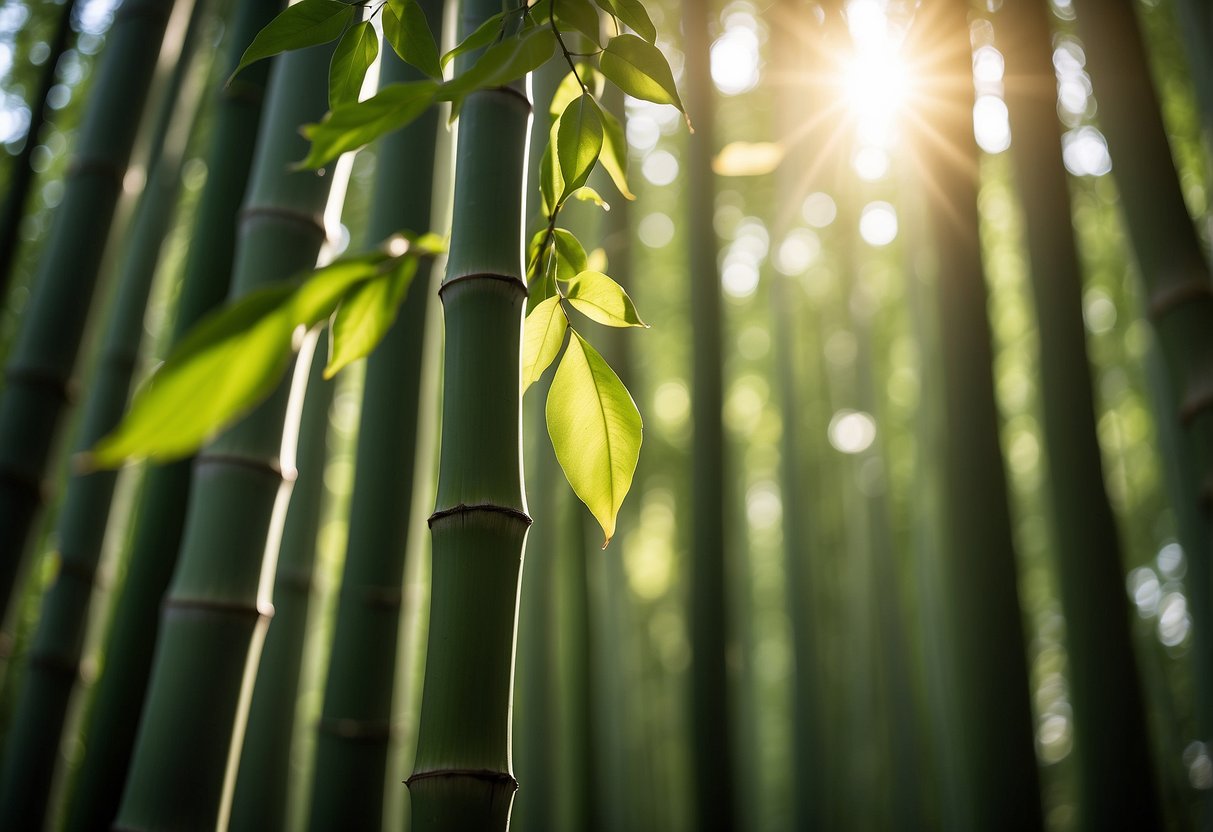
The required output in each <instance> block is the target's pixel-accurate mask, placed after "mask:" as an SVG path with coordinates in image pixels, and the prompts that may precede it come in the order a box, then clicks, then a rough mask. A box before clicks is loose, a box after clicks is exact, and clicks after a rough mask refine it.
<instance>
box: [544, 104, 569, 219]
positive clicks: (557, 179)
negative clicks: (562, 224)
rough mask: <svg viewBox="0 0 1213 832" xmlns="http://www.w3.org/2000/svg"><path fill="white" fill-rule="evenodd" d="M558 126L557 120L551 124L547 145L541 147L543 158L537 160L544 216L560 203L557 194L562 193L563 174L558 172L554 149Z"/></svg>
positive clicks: (558, 165)
mask: <svg viewBox="0 0 1213 832" xmlns="http://www.w3.org/2000/svg"><path fill="white" fill-rule="evenodd" d="M559 126H560V122H559V121H557V122H555V123H553V124H552V130H551V133H550V135H549V138H548V143H547V146H546V147H544V149H543V158H542V159H540V160H539V195H540V196H541V197H543V206H542V207H543V214H544V216H551V215H552V211H553V210H555V208H556V206H557V205H559V204H560V203H559V201H558V200H557V196H559V195H560V194H562V193H564V176H563V175H562V174H561V172H560V163H559V161H558V159H557V157H556V153H555V150H554V149H555V147H556V130H557V128H558V127H559Z"/></svg>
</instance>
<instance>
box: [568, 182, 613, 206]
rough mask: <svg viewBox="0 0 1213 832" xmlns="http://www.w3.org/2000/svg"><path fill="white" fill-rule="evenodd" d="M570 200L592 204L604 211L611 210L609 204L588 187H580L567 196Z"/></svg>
mask: <svg viewBox="0 0 1213 832" xmlns="http://www.w3.org/2000/svg"><path fill="white" fill-rule="evenodd" d="M569 198H570V199H575V200H577V201H579V202H592V203H594V204H595V205H597V206H598V207H599V208H601V209H602V210H604V211H609V210H611V206H610V204H609V203H608V202H607V201H606V200H605V199H603V198H602V194H600V193H598V191H596V190H594V189H593V188H591V187H590V186H589V185H582V186H581V187H580V188H578V189H577V190H575V191H573V192H572V193H571V194H569Z"/></svg>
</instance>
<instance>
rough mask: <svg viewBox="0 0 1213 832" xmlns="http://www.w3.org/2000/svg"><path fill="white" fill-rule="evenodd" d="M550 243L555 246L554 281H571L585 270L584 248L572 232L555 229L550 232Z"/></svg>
mask: <svg viewBox="0 0 1213 832" xmlns="http://www.w3.org/2000/svg"><path fill="white" fill-rule="evenodd" d="M552 242H553V243H554V244H555V246H556V279H557V280H572V279H573V278H575V277H576V276H577V275H578V274H580V273H581V272H583V271H585V270H586V257H585V248H584V247H583V246H582V245H581V241H580V240H578V239H577V238H576V237H575V236H573V232H571V231H569V230H567V229H564V228H557V229H554V230H553V231H552Z"/></svg>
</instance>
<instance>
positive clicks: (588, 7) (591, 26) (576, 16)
mask: <svg viewBox="0 0 1213 832" xmlns="http://www.w3.org/2000/svg"><path fill="white" fill-rule="evenodd" d="M555 11H556V18H557V19H558V20H560V21H562V22H564V23H567V24H569V25H570V26H572V27H573V28H574V29H576V30H577V31H578V32H580V33H581V34H583V35H585V36H586V37H587V38H589V40H590V42H591V43H593V44H594V46H598V45H599V43H600V41H599V38H600V37H602V27H601V26H600V25H599V22H598V10H597V9H596V8H594V5H593V4H592V3H591V2H590V0H560V2H559V3H557V4H556V9H555Z"/></svg>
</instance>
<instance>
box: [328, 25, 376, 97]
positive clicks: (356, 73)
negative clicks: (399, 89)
mask: <svg viewBox="0 0 1213 832" xmlns="http://www.w3.org/2000/svg"><path fill="white" fill-rule="evenodd" d="M378 55H379V36H378V35H376V34H375V27H374V26H372V25H371V24H370V21H366V20H364V21H363V22H362V23H359V24H358V25H357V26H351V27H350V28H349V29H348V30H347V31H346V33H345V35H344V36H342V38H341V42H340V43H338V44H337V49H336V51H335V52H333V62H332V63H331V64H330V65H329V107H331V108H332V109H334V110H335V109H337V108H338V107H340V106H341V105H342V104H349V103H352V102H355V101H357V100H358V94H359V93H360V92H362V82H363V80H364V79H365V78H366V71H367V70H368V69H369V68H370V66H371V64H373V63H374V62H375V58H376V57H377V56H378Z"/></svg>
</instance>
